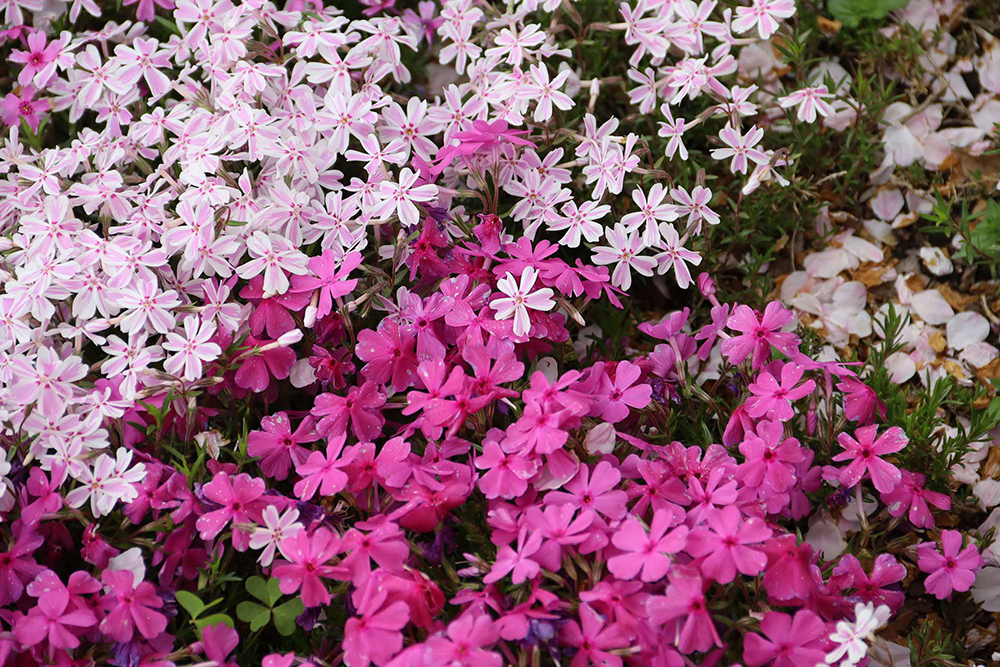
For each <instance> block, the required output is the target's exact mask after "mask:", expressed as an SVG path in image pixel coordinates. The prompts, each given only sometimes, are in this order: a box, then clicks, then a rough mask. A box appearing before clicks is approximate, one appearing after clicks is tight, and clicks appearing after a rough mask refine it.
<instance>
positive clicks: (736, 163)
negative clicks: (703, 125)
mask: <svg viewBox="0 0 1000 667" xmlns="http://www.w3.org/2000/svg"><path fill="white" fill-rule="evenodd" d="M719 138H720V139H722V142H723V143H724V144H726V146H727V147H726V148H716V149H714V150H712V158H713V159H715V160H725V159H726V158H732V162H731V163H730V165H729V170H730V171H731V172H732V173H734V174H745V173H747V169H748V168H749V165H750V163H751V162H753V163H754V164H762V163H765V162H767V161H768V157H767V154H766V153H764V151H762V150H760V149H759V148H757V144H759V143H760V140H761V139H763V138H764V130H763V129H761V128H759V127H757V126H756V125H755V126H753V127H752V128H750V132H749V133H747V134H746V135H744V134H743V131H742V130H741V129H740V128H739V127H735V128H734V127H733V126H732V125H726V127H724V128H723V129H722V131H721V132H719Z"/></svg>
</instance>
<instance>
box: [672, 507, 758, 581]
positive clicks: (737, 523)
mask: <svg viewBox="0 0 1000 667" xmlns="http://www.w3.org/2000/svg"><path fill="white" fill-rule="evenodd" d="M705 520H706V521H707V523H708V528H696V529H694V530H692V531H691V535H690V536H689V537H688V544H687V548H686V550H687V552H688V553H689V554H691V555H692V556H694V557H696V558H704V560H702V561H701V562H700V564H699V565H700V569H701V572H702V574H704V575H705V576H706V577H709V578H711V579H714V580H715V581H717V582H719V583H720V584H728V583H729V582H731V581H732V580H733V579H735V578H736V573H737V572H739V573H740V574H743V575H746V576H748V577H755V576H757V575H758V574H760V573H761V572H762V571H763V570H764V567H765V566H766V565H767V556H766V555H765V554H764V553H763V552H762V551H759V550H757V549H755V548H753V547H750V546H747V545H750V544H759V543H761V542H764V541H765V540H767V539H769V538H770V537H771V529H770V528H768V527H767V524H766V523H765V522H764V521H763V520H761V519H758V518H755V517H749V518H746V519H744V518H743V517H742V516H741V515H740V511H739V509H737V508H736V507H735V506H733V505H729V506H727V507H723V508H722V509H720V510H710V511H708V512H707V513H706V514H705Z"/></svg>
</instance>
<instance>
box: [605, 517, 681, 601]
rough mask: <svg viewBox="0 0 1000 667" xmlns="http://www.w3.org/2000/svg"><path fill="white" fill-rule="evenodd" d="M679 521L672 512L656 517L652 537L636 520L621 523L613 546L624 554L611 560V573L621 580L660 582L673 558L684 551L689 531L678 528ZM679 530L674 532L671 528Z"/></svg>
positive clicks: (650, 530)
mask: <svg viewBox="0 0 1000 667" xmlns="http://www.w3.org/2000/svg"><path fill="white" fill-rule="evenodd" d="M677 520H678V517H677V516H676V515H675V514H674V513H673V512H671V511H669V510H657V511H656V512H654V513H653V522H652V523H651V524H650V526H649V533H648V534H647V533H646V529H645V528H643V526H642V523H640V522H639V520H638V519H635V518H631V517H629V518H627V519H625V520H624V521H622V523H621V525H620V526H619V527H618V530H617V531H615V534H614V536H612V538H611V543H612V544H613V545H615V547H616V548H618V549H619V550H620V551H621V552H623V553H621V554H620V555H617V556H612V557H611V558H610V559H608V569H609V570H611V573H612V574H613V575H615V576H616V577H618V578H619V579H634V578H635V577H636V576H639V578H640V579H641V580H642V581H645V582H647V583H648V582H653V581H659V580H660V579H662V578H663V577H664V576H666V574H667V572H668V571H669V570H670V565H671V562H672V560H671V558H670V554H675V553H677V552H679V551H681V550H682V549H684V547H685V544H686V543H687V537H688V527H687V526H683V525H682V526H677ZM674 526H676V527H675V528H673V530H671V528H672V527H674Z"/></svg>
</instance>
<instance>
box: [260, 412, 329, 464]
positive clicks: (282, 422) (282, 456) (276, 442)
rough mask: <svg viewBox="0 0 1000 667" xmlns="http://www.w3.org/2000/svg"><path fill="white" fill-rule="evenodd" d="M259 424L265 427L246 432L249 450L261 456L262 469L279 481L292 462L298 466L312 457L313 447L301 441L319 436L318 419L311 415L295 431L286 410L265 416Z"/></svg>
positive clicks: (315, 438) (311, 439)
mask: <svg viewBox="0 0 1000 667" xmlns="http://www.w3.org/2000/svg"><path fill="white" fill-rule="evenodd" d="M260 426H261V429H262V430H260V431H250V433H249V434H248V435H247V454H248V455H249V456H259V457H261V460H260V462H259V465H260V469H261V472H263V473H264V476H266V477H271V478H273V479H276V480H278V481H281V480H284V479H287V478H288V471H289V470H290V468H291V467H292V466H295V467H298V466H299V465H300V464H302V463H304V462H305V460H306V459H307V458H309V454H310V451H309V450H308V449H307V448H305V447H303V446H302V445H304V444H306V443H310V442H315V441H316V440H319V438H320V435H319V433H317V432H316V420H315V419H314V418H313V417H311V416H307V417H306V418H305V419H303V420H302V421H301V422H300V423H299V425H298V427H296V429H295V432H294V433H293V432H292V424H291V420H289V418H288V414H287V413H285V412H278V413H276V414H273V415H270V416H267V417H264V418H263V419H261V420H260Z"/></svg>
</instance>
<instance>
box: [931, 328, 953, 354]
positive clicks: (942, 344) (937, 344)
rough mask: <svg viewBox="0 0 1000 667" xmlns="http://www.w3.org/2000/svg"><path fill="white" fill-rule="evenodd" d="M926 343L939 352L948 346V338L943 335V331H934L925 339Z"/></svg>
mask: <svg viewBox="0 0 1000 667" xmlns="http://www.w3.org/2000/svg"><path fill="white" fill-rule="evenodd" d="M927 344H928V345H930V346H931V349H932V350H934V351H935V352H937V353H938V354H940V353H942V352H944V350H945V348H946V347H948V340H947V339H946V338H945V337H944V334H943V333H941V332H940V331H935V332H934V333H933V334H931V337H930V338H929V339H928V340H927Z"/></svg>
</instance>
